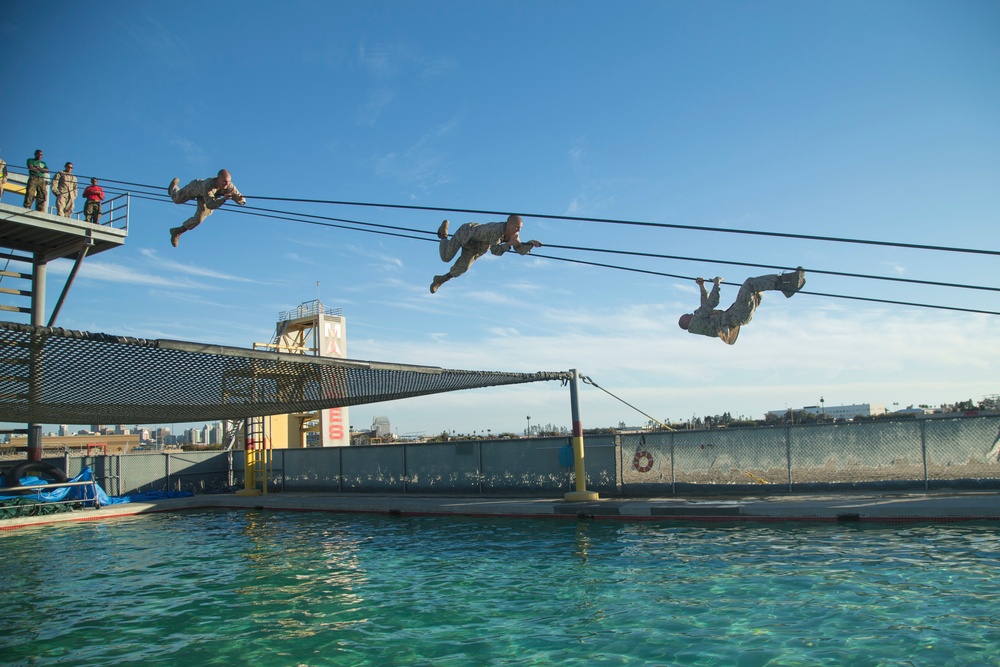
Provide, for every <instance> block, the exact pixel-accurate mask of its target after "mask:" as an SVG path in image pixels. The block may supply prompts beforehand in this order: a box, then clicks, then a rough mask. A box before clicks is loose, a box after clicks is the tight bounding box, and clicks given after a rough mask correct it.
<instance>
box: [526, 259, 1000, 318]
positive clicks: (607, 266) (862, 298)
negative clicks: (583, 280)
mask: <svg viewBox="0 0 1000 667" xmlns="http://www.w3.org/2000/svg"><path fill="white" fill-rule="evenodd" d="M531 255H532V257H539V258H544V259H554V260H556V261H560V262H570V263H572V264H586V265H587V266H599V267H601V268H605V269H619V270H621V271H631V272H633V273H645V274H648V275H653V276H664V277H667V278H679V279H681V280H694V278H691V277H690V276H679V275H676V274H673V273H661V272H659V271H649V270H647V269H634V268H630V267H627V266H616V265H614V264H601V263H599V262H587V261H584V260H582V259H570V258H568V257H553V256H551V255H539V254H536V253H531ZM806 273H808V271H806ZM798 294H809V295H812V296H825V297H828V298H830V299H850V300H852V301H871V302H874V303H888V304H893V305H896V306H914V307H917V308H934V309H936V310H954V311H957V312H962V313H977V314H980V315H1000V311H995V310H978V309H975V308H960V307H959V306H938V305H935V304H929V303H915V302H912V301H894V300H892V299H876V298H874V297H868V296H851V295H847V294H827V293H825V292H810V291H808V290H799V291H798Z"/></svg>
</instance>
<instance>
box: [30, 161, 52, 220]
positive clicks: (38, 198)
mask: <svg viewBox="0 0 1000 667" xmlns="http://www.w3.org/2000/svg"><path fill="white" fill-rule="evenodd" d="M48 173H49V165H47V164H45V162H43V161H42V151H41V150H37V151H35V157H34V158H28V184H27V185H26V186H25V188H24V208H31V203H32V202H34V203H35V210H36V211H42V212H44V211H45V201H46V200H47V199H48V198H49V193H48V188H47V184H46V183H45V175H46V174H48Z"/></svg>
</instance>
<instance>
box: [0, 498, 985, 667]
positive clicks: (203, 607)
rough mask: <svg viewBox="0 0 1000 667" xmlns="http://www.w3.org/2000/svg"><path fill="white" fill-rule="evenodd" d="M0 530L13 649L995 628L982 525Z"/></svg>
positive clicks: (808, 653) (858, 644)
mask: <svg viewBox="0 0 1000 667" xmlns="http://www.w3.org/2000/svg"><path fill="white" fill-rule="evenodd" d="M0 546H2V547H3V548H4V561H5V567H4V568H3V569H2V570H0V585H3V590H4V591H5V613H4V614H3V615H2V616H0V650H2V651H3V656H4V660H3V662H4V664H10V665H44V664H51V665H55V664H60V665H62V664H73V665H94V666H97V665H100V666H102V667H103V666H106V665H138V664H142V665H143V666H144V667H149V666H151V665H177V664H254V665H259V666H262V667H270V666H275V667H277V666H279V665H280V666H282V667H284V666H287V665H387V664H399V665H431V664H433V665H435V666H439V665H446V666H447V665H470V664H477V665H478V664H483V665H489V664H495V665H508V664H531V665H562V664H568V663H578V664H587V665H591V664H597V665H602V664H607V665H612V664H614V665H622V664H671V665H673V664H685V665H686V664H690V665H702V664H705V665H708V664H713V665H736V664H739V665H750V666H753V665H841V664H848V663H852V664H872V665H876V664H886V665H888V664H902V663H905V662H906V661H909V663H910V664H926V665H938V664H940V665H945V664H955V665H959V664H961V665H971V664H997V662H996V661H995V660H994V658H992V656H993V654H994V652H995V651H994V647H995V646H996V644H997V643H998V641H1000V624H998V623H997V621H996V620H995V618H996V609H995V607H996V605H995V601H996V600H997V599H998V594H1000V584H998V583H997V581H998V578H997V577H995V576H993V568H994V567H995V563H996V562H998V558H1000V530H998V528H997V527H996V526H994V525H976V524H953V525H944V526H906V527H884V526H883V527H872V526H867V525H859V524H854V525H850V526H846V525H836V526H830V525H826V524H824V525H812V524H793V525H778V526H775V525H770V524H769V525H767V526H759V525H748V524H686V525H679V524H676V523H652V522H650V523H618V522H594V521H582V520H576V519H567V520H548V521H533V520H505V519H496V520H486V519H484V520H472V519H460V518H450V519H444V518H404V517H383V516H364V515H337V514H324V513H287V514H283V513H276V512H269V513H264V512H235V511H234V512H221V511H220V512H204V513H187V514H165V515H156V516H150V517H141V518H130V519H121V520H116V521H109V522H100V523H80V524H70V525H60V526H51V527H46V528H40V529H32V530H24V531H16V532H11V533H4V534H0ZM859 656H865V657H864V658H863V659H862V658H859ZM859 659H860V660H861V662H858V660H859Z"/></svg>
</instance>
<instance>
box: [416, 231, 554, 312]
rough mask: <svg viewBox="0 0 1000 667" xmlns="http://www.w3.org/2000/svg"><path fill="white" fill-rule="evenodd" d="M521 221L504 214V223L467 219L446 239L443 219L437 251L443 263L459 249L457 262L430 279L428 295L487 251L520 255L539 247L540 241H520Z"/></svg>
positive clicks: (465, 269) (496, 253) (460, 273)
mask: <svg viewBox="0 0 1000 667" xmlns="http://www.w3.org/2000/svg"><path fill="white" fill-rule="evenodd" d="M523 225H524V221H523V220H521V216H519V215H509V216H507V220H506V222H486V223H482V224H480V223H478V222H467V223H465V224H464V225H462V226H461V227H459V228H458V231H456V232H455V235H454V236H452V237H451V238H450V239H449V238H448V221H447V220H445V221H444V222H442V223H441V226H440V227H438V232H437V234H438V238H439V239H441V243H440V246H439V247H438V251H439V252H440V254H441V261H442V262H450V261H451V260H452V259H453V258H454V257H455V255H456V254H458V251H459V250H461V251H462V254H461V255H459V256H458V261H456V262H455V264H454V265H452V267H451V268H450V269H448V272H447V273H445V274H444V275H441V276H434V281H433V282H431V294H435V293H437V291H438V289H439V288H440V287H441V285H444V284H445V283H446V282H448V281H449V280H451V279H452V278H457V277H459V276H460V275H462V274H463V273H465V272H466V271H468V270H469V267H470V266H472V263H473V262H475V261H476V260H477V259H479V258H480V257H482V256H483V255H485V254H486V253H487V251H488V252H492V253H493V254H494V255H502V254H504V253H505V252H507V251H508V250H513V251H514V252H516V253H517V254H519V255H527V254H528V253H529V252H531V250H532V248H540V247H542V244H541V243H540V242H539V241H535V240H531V241H525V242H524V243H522V242H521V239H520V236H519V235H520V233H521V227H522V226H523Z"/></svg>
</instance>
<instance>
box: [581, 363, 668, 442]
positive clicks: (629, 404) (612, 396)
mask: <svg viewBox="0 0 1000 667" xmlns="http://www.w3.org/2000/svg"><path fill="white" fill-rule="evenodd" d="M580 381H581V382H585V383H586V384H589V385H592V386H594V387H597V388H598V389H600V390H601V391H603V392H604V393H605V394H607V395H608V396H610V397H611V398H614V399H616V400H619V401H621V402H622V403H624V404H625V405H627V406H629V407H630V408H632V409H633V410H635V411H636V412H638V413H639V414H642V415H645V416H647V417H649V418H650V419H652V420H653V421H654V422H656V423H657V424H659V425H660V426H662V427H663V428H665V429H667V430H668V431H673V430H674V429H672V428H670V427H669V426H667V425H666V424H664V423H663V422H661V421H660V420H659V419H657V418H656V417H654V416H653V415H650V414H646V413H645V412H643V411H642V410H640V409H639V408H637V407H635V406H634V405H632V404H631V403H629V402H628V401H626V400H624V399H622V398H619V397H618V396H615V395H614V394H612V393H611V392H610V391H608V390H607V389H605V388H604V387H602V386H601V385H599V384H597V383H596V382H594V381H593V380H591V379H590V378H589V377H587V376H586V375H581V376H580Z"/></svg>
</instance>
